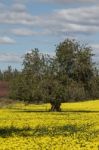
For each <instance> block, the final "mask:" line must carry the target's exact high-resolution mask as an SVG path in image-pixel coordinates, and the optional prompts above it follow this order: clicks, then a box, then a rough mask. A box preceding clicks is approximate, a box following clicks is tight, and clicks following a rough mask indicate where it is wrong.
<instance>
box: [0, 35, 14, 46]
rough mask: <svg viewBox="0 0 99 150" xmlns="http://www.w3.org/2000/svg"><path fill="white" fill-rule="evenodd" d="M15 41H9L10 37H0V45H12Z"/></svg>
mask: <svg viewBox="0 0 99 150" xmlns="http://www.w3.org/2000/svg"><path fill="white" fill-rule="evenodd" d="M14 43H15V40H14V39H11V38H10V37H6V36H4V37H0V44H14Z"/></svg>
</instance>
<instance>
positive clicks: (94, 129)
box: [0, 100, 99, 150]
mask: <svg viewBox="0 0 99 150" xmlns="http://www.w3.org/2000/svg"><path fill="white" fill-rule="evenodd" d="M61 107H62V112H48V110H49V108H50V105H49V104H44V105H28V106H25V105H24V104H23V103H17V104H13V105H9V106H8V107H3V108H0V150H99V100H96V101H88V102H80V103H65V104H62V106H61Z"/></svg>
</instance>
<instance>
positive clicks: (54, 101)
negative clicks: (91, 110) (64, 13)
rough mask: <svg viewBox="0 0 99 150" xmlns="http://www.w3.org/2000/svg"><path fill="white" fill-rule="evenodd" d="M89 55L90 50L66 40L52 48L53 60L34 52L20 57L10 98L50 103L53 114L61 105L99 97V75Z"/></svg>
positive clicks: (36, 50)
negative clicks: (21, 61) (20, 66)
mask: <svg viewBox="0 0 99 150" xmlns="http://www.w3.org/2000/svg"><path fill="white" fill-rule="evenodd" d="M92 56H93V54H92V49H91V48H90V47H88V46H86V45H81V44H80V43H79V42H77V41H75V40H69V39H67V40H65V41H64V42H62V43H60V44H59V45H58V46H57V47H56V55H55V56H54V57H50V56H49V55H44V54H41V53H40V52H39V50H38V49H34V50H32V51H31V52H30V53H27V54H26V55H25V56H24V60H23V70H22V72H21V73H20V74H18V75H16V77H15V78H14V79H13V81H12V85H11V95H10V96H11V97H12V98H14V99H19V100H24V101H26V102H28V103H41V102H43V103H45V102H50V103H51V105H52V110H53V111H54V110H55V111H60V105H61V103H62V102H67V101H68V102H70V101H79V100H83V99H89V98H99V92H98V91H99V90H98V89H99V75H98V73H97V74H96V72H97V69H95V67H94V63H93V61H92ZM9 72H11V71H10V70H9ZM94 91H95V92H94Z"/></svg>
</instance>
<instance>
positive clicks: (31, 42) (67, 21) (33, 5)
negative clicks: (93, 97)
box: [0, 0, 99, 70]
mask: <svg viewBox="0 0 99 150" xmlns="http://www.w3.org/2000/svg"><path fill="white" fill-rule="evenodd" d="M53 1H54V2H53ZM98 13H99V0H75V1H74V0H0V68H1V69H3V70H4V69H5V68H7V66H8V65H12V66H13V67H16V68H19V69H20V68H21V60H22V57H23V55H24V54H25V53H26V52H28V51H30V50H31V49H32V48H39V50H40V51H41V52H44V53H49V54H51V55H53V54H54V50H55V45H57V44H58V43H59V42H61V41H63V40H64V39H66V38H75V39H77V40H78V41H81V42H84V43H88V44H89V46H92V47H93V49H94V51H93V52H94V53H95V54H96V56H95V58H94V60H95V61H96V62H97V63H98V62H99V15H98Z"/></svg>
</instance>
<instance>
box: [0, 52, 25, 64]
mask: <svg viewBox="0 0 99 150" xmlns="http://www.w3.org/2000/svg"><path fill="white" fill-rule="evenodd" d="M0 62H4V63H20V62H22V58H21V56H20V55H18V54H14V53H9V54H8V53H0Z"/></svg>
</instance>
